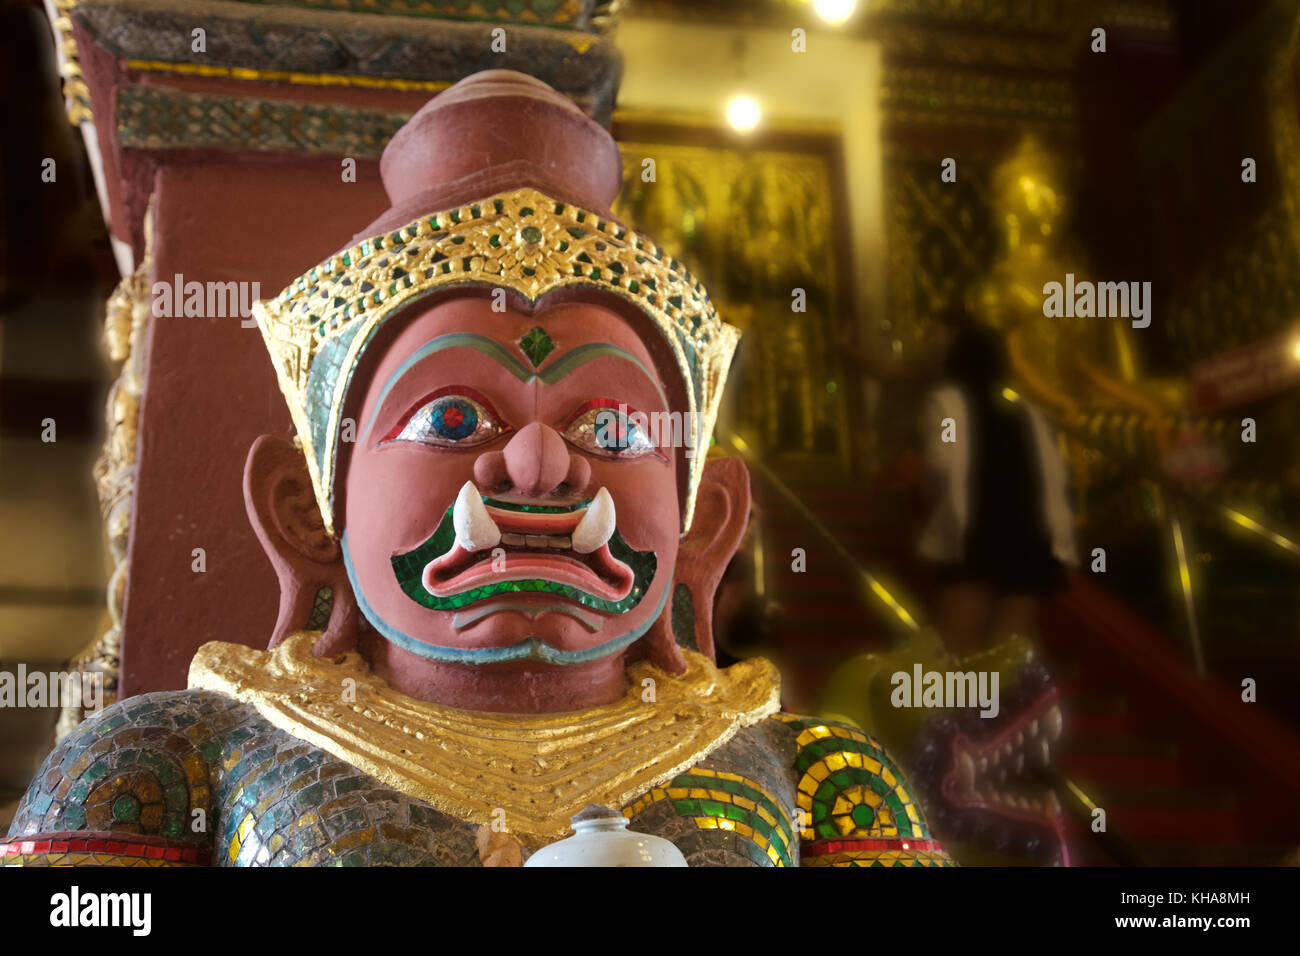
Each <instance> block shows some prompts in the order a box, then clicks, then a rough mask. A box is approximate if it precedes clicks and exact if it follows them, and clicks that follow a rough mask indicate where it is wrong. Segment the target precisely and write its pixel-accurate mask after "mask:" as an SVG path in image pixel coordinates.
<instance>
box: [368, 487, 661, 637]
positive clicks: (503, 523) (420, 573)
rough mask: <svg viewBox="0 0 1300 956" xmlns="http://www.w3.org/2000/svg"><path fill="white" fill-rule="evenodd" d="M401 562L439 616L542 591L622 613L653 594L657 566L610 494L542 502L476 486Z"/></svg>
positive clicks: (411, 591) (402, 575) (416, 591)
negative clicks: (498, 495)
mask: <svg viewBox="0 0 1300 956" xmlns="http://www.w3.org/2000/svg"><path fill="white" fill-rule="evenodd" d="M392 563H393V570H394V571H395V572H396V574H397V578H398V582H399V584H401V586H402V590H403V591H405V592H406V594H407V595H408V596H409V597H411V598H412V599H413V600H415V601H417V602H419V603H420V604H422V605H424V606H425V607H429V608H433V609H436V610H459V609H461V608H464V607H467V606H469V605H470V604H474V603H476V602H478V601H483V600H486V599H488V598H492V597H496V596H499V595H511V596H518V595H521V594H525V595H526V594H529V593H536V594H539V595H540V596H543V597H547V596H550V597H559V598H565V599H568V600H570V601H574V602H576V603H578V604H582V605H584V606H586V607H590V608H593V609H594V610H598V611H604V612H607V613H622V612H624V611H627V610H630V609H631V608H632V607H635V606H636V604H638V603H639V602H640V600H641V599H642V598H643V597H644V596H645V593H646V588H647V587H648V586H649V584H650V581H651V580H652V579H653V578H654V573H655V568H656V565H657V560H656V557H655V554H654V552H653V551H644V552H643V551H634V550H633V549H632V548H631V547H629V546H628V545H627V544H626V542H624V541H623V539H622V536H621V535H619V533H618V529H617V527H616V515H615V509H614V502H613V499H612V498H611V497H610V495H609V492H608V491H607V490H606V489H604V488H601V489H600V491H599V492H597V494H596V495H595V497H593V498H591V499H589V500H585V501H578V502H573V503H569V504H562V505H541V504H532V503H527V504H523V503H516V502H507V501H500V500H496V499H492V498H485V497H483V496H482V495H481V494H480V493H479V491H478V489H477V488H476V487H475V486H474V484H473V482H466V483H465V485H464V486H463V487H462V488H461V490H460V493H459V494H458V495H457V497H456V501H455V503H454V504H453V505H452V507H451V508H450V509H448V511H447V514H446V515H445V516H444V518H443V520H442V521H441V522H440V523H439V525H438V528H437V530H436V531H435V532H434V534H433V535H432V536H431V537H430V538H429V540H428V541H426V542H425V543H424V544H423V545H421V546H420V547H419V548H417V549H416V550H414V551H411V552H408V553H406V554H399V555H394V556H393V558H392Z"/></svg>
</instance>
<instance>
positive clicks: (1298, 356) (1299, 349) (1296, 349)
mask: <svg viewBox="0 0 1300 956" xmlns="http://www.w3.org/2000/svg"><path fill="white" fill-rule="evenodd" d="M1291 355H1292V356H1293V357H1294V358H1295V360H1296V361H1297V362H1300V339H1296V340H1295V345H1293V346H1291Z"/></svg>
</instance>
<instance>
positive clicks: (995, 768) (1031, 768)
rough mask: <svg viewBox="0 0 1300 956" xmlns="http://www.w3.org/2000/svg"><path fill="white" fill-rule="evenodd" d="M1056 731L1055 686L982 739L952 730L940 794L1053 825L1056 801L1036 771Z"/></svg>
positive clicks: (1057, 808)
mask: <svg viewBox="0 0 1300 956" xmlns="http://www.w3.org/2000/svg"><path fill="white" fill-rule="evenodd" d="M1060 737H1061V708H1060V706H1059V703H1058V696H1057V693H1056V691H1055V689H1053V690H1051V691H1049V692H1048V693H1047V694H1044V695H1043V696H1042V697H1041V698H1040V699H1039V700H1038V701H1037V702H1036V703H1035V705H1034V706H1033V707H1032V708H1030V709H1028V710H1026V711H1025V712H1024V713H1023V714H1021V715H1020V716H1018V717H1017V719H1016V720H1014V721H1013V722H1011V723H1010V724H1008V725H1007V726H1006V727H1004V728H1002V729H1001V730H999V732H998V733H997V734H996V735H994V736H993V737H992V738H990V739H988V740H985V741H974V740H972V739H971V738H970V737H968V736H967V735H966V734H964V733H958V734H957V735H956V736H955V737H954V738H953V742H952V769H951V770H950V771H949V772H948V774H947V776H946V777H945V778H944V781H943V794H944V797H945V798H946V799H947V800H948V801H949V802H950V803H952V804H953V805H954V806H957V807H967V808H975V809H981V810H989V811H992V812H994V813H998V814H1000V815H1002V816H1007V817H1013V818H1015V819H1018V820H1023V821H1025V822H1028V823H1034V824H1038V825H1048V826H1055V825H1056V823H1057V822H1058V818H1059V817H1060V815H1061V804H1060V801H1059V800H1058V799H1057V797H1056V793H1055V792H1054V791H1053V790H1052V788H1051V787H1050V786H1049V785H1048V784H1047V783H1046V782H1045V781H1044V780H1043V779H1042V776H1041V774H1040V773H1039V771H1041V770H1044V769H1046V768H1047V766H1048V765H1049V763H1050V762H1051V757H1052V751H1051V748H1052V745H1053V744H1055V743H1056V742H1057V741H1058V740H1059V739H1060Z"/></svg>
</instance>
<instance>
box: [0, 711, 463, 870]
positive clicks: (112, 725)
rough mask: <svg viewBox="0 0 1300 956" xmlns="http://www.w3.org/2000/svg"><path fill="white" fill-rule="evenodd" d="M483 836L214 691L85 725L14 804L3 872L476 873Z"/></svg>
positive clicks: (109, 714) (0, 860)
mask: <svg viewBox="0 0 1300 956" xmlns="http://www.w3.org/2000/svg"><path fill="white" fill-rule="evenodd" d="M474 833H475V828H474V827H472V826H470V825H468V824H464V823H461V822H460V821H457V820H453V819H452V818H450V817H447V816H446V815H444V814H442V813H440V812H438V811H437V810H435V809H434V808H433V807H430V806H428V805H426V804H424V803H422V802H420V801H418V800H414V799H412V798H410V797H407V796H405V795H404V794H400V793H397V792H396V791H394V790H392V789H390V788H387V787H384V786H383V785H382V784H380V783H379V782H378V781H377V780H375V779H374V778H373V777H370V776H369V775H367V774H365V773H363V772H361V771H359V770H357V769H356V768H354V767H351V766H349V765H348V764H346V763H343V762H342V761H339V760H337V759H335V758H333V757H331V756H330V755H329V754H326V753H325V752H324V751H322V750H320V749H319V748H317V747H315V746H313V745H311V744H309V743H307V742H305V741H302V740H299V739H297V738H295V737H292V736H290V735H289V734H286V733H284V732H283V731H280V730H277V729H276V728H274V727H272V726H271V725H270V724H269V723H268V722H267V721H265V720H264V719H262V718H261V717H260V716H259V715H258V714H257V712H256V711H255V710H254V709H253V708H251V707H249V706H248V705H247V704H242V703H240V702H239V701H236V700H234V699H232V698H230V697H227V696H225V695H223V694H219V693H215V692H212V691H202V690H184V691H168V692H161V693H153V694H143V695H141V696H139V697H132V698H129V699H127V700H125V701H122V702H120V703H117V704H114V705H113V706H111V707H108V708H106V709H105V710H104V711H103V712H102V713H101V714H99V715H98V716H97V717H93V718H91V719H88V720H86V721H84V722H83V723H82V724H81V725H80V726H79V727H78V728H77V730H76V731H75V732H74V733H73V734H71V735H69V737H68V738H67V739H66V740H64V742H63V743H62V744H60V745H59V746H58V747H56V748H55V750H54V751H53V752H52V753H51V754H50V755H49V757H47V758H46V760H45V763H44V764H43V766H42V767H41V769H40V771H39V773H38V774H37V777H36V779H35V780H34V781H33V782H32V785H31V787H30V788H29V789H28V791H27V793H26V795H25V796H24V797H23V799H22V801H21V803H20V804H19V806H18V810H17V814H16V815H15V817H14V821H13V824H12V825H11V827H10V831H9V837H8V842H3V841H0V865H19V866H50V865H55V866H68V865H92V866H208V865H215V866H258V865H262V866H266V865H269V866H292V865H308V866H312V865H343V866H369V865H385V864H387V865H407V866H477V865H479V856H478V851H477V849H476V847H475V842H474Z"/></svg>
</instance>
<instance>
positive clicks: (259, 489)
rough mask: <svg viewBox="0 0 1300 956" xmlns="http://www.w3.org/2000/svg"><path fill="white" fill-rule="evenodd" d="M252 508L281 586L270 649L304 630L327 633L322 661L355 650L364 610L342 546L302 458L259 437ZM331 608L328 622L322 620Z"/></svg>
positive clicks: (248, 489)
mask: <svg viewBox="0 0 1300 956" xmlns="http://www.w3.org/2000/svg"><path fill="white" fill-rule="evenodd" d="M244 507H245V508H246V509H247V510H248V520H249V522H250V523H251V524H252V525H253V530H254V531H255V532H256V533H257V539H258V540H259V541H260V542H262V550H263V551H265V552H266V556H267V558H268V559H269V560H270V562H271V566H272V567H273V568H275V575H276V577H277V578H278V579H279V581H280V612H279V614H278V616H277V617H276V621H275V630H274V632H272V634H271V641H270V643H269V645H268V646H269V647H274V646H275V645H276V644H279V643H280V642H281V641H282V640H284V639H285V638H286V637H288V636H289V635H290V634H293V633H295V632H297V631H305V630H323V631H324V633H323V634H322V635H321V637H320V638H319V639H317V641H316V643H315V645H314V646H313V647H312V652H313V653H314V654H316V656H318V657H325V656H330V655H334V654H340V653H342V652H344V651H347V650H351V649H352V648H353V647H354V646H355V645H356V638H357V604H356V599H355V598H354V597H353V595H352V587H351V585H350V584H349V583H348V578H347V573H346V571H345V570H344V568H343V555H342V550H341V549H340V548H339V543H338V542H337V541H336V540H334V538H333V537H331V536H330V534H329V532H327V531H326V530H325V522H324V520H323V519H322V518H321V513H320V508H319V506H318V505H317V503H316V495H315V493H314V492H313V490H312V484H311V477H310V475H309V474H308V473H307V462H306V460H305V459H304V458H303V455H302V452H301V451H299V450H298V449H297V448H295V447H294V446H293V445H292V444H291V443H290V442H287V441H285V440H284V439H283V438H276V437H275V436H273V435H263V436H261V437H260V438H258V439H257V440H256V441H255V442H253V445H252V447H251V448H249V450H248V460H247V462H245V464H244ZM327 605H328V606H329V618H328V623H325V622H323V621H321V620H319V619H318V618H319V617H321V616H322V612H323V608H324V607H325V606H327Z"/></svg>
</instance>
